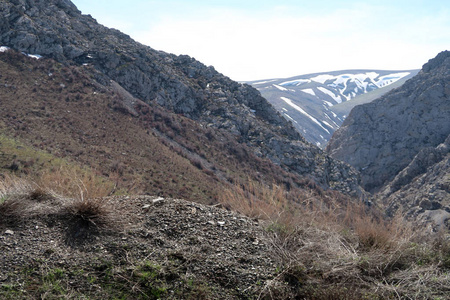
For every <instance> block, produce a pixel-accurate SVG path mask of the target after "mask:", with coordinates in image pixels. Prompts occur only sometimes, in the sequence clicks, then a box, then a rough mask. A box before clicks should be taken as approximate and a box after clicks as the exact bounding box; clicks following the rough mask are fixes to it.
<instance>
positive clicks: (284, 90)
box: [272, 84, 289, 92]
mask: <svg viewBox="0 0 450 300" xmlns="http://www.w3.org/2000/svg"><path fill="white" fill-rule="evenodd" d="M272 85H273V86H274V87H276V88H277V89H279V90H280V91H283V92H287V91H289V90H288V89H287V88H284V87H282V86H280V85H276V84H272Z"/></svg>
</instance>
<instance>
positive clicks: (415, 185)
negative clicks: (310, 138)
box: [327, 51, 450, 228]
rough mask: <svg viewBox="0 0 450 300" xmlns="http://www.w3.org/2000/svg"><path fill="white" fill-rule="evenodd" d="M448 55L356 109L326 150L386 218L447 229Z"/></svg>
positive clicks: (449, 109)
mask: <svg viewBox="0 0 450 300" xmlns="http://www.w3.org/2000/svg"><path fill="white" fill-rule="evenodd" d="M449 82H450V52H448V51H444V52H441V53H439V54H438V55H437V56H436V57H435V58H434V59H431V60H430V61H429V62H428V63H426V64H425V65H424V66H423V68H422V70H421V71H420V72H419V74H418V75H417V76H415V77H414V78H412V79H410V80H409V81H407V82H406V83H405V84H404V85H403V86H402V87H400V88H397V89H395V90H392V91H391V92H389V93H387V94H386V95H385V96H383V97H381V98H379V99H377V100H375V101H373V102H371V103H369V104H364V105H361V106H357V107H355V108H354V109H353V110H352V112H351V113H350V115H349V117H348V118H347V119H346V120H345V121H344V124H343V125H342V127H341V128H340V129H339V130H338V131H336V133H335V134H334V135H333V138H332V139H331V141H330V143H329V144H328V146H327V151H328V152H329V153H330V154H331V155H332V156H333V157H335V158H337V159H342V160H344V161H346V162H348V163H350V164H351V165H353V166H354V167H355V168H356V169H357V170H359V171H360V172H361V176H362V184H363V186H364V187H365V189H366V190H369V191H372V192H380V191H381V193H380V194H379V195H378V196H379V198H380V199H381V200H382V201H383V202H385V203H387V204H388V212H390V213H394V212H396V211H398V210H402V211H404V212H408V214H409V215H411V216H415V217H417V218H419V219H420V218H423V219H425V220H426V219H428V220H433V222H434V223H435V224H437V225H439V226H441V227H442V226H446V227H447V228H449V225H450V224H449V221H448V220H449V219H450V214H449V211H450V207H449V203H448V199H450V190H449V188H448V187H449V182H448V181H449V176H450V167H449V164H448V137H449V135H450V122H449V120H450V93H449V87H448V83H449Z"/></svg>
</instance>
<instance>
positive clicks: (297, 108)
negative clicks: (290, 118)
mask: <svg viewBox="0 0 450 300" xmlns="http://www.w3.org/2000/svg"><path fill="white" fill-rule="evenodd" d="M280 98H281V100H283V101H284V102H286V103H287V104H289V105H290V106H292V107H293V108H294V109H296V110H297V111H299V112H301V113H302V114H304V115H305V116H307V117H308V118H310V119H311V120H312V121H313V122H314V123H316V124H317V125H319V126H320V127H321V128H322V129H323V130H325V131H326V132H328V134H330V132H329V131H328V129H326V128H325V127H323V125H322V124H320V122H319V121H317V119H316V118H314V117H312V116H310V115H309V114H308V113H307V112H306V111H304V110H303V109H302V108H301V107H300V106H298V105H296V104H294V103H293V102H292V100H291V99H289V98H286V97H280Z"/></svg>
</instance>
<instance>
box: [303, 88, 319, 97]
mask: <svg viewBox="0 0 450 300" xmlns="http://www.w3.org/2000/svg"><path fill="white" fill-rule="evenodd" d="M302 92H303V93H307V94H310V95H313V96H315V95H316V93H314V91H313V90H312V89H304V90H302Z"/></svg>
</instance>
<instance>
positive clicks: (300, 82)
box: [280, 79, 311, 86]
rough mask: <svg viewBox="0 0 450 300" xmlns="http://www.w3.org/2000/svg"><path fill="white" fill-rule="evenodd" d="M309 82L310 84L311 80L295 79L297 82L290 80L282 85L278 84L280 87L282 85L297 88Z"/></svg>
mask: <svg viewBox="0 0 450 300" xmlns="http://www.w3.org/2000/svg"><path fill="white" fill-rule="evenodd" d="M310 82H311V80H309V79H297V80H291V81H285V82H282V83H280V85H283V86H289V85H296V86H299V85H302V84H304V83H310Z"/></svg>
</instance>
